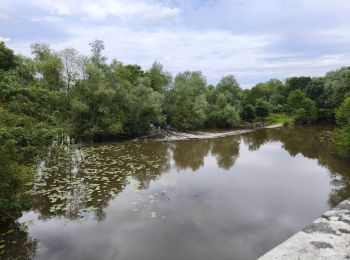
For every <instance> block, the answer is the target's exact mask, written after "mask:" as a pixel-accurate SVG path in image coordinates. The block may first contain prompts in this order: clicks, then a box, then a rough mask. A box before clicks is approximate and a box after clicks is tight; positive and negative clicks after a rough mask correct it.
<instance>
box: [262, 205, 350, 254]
mask: <svg viewBox="0 0 350 260" xmlns="http://www.w3.org/2000/svg"><path fill="white" fill-rule="evenodd" d="M277 259H288V260H289V259H291V260H293V259H295V260H309V259H324V260H326V259H334V260H338V259H350V199H349V200H346V201H343V202H342V203H340V204H339V205H338V206H337V207H335V208H334V209H332V210H330V211H328V212H326V213H325V214H323V215H322V216H321V217H320V218H319V219H316V220H315V221H314V222H313V223H312V224H310V225H309V226H307V227H305V228H304V229H303V230H302V231H300V232H298V233H296V234H295V235H294V236H292V237H291V238H289V239H288V240H286V241H285V242H283V243H282V244H280V245H278V246H277V247H275V248H274V249H272V250H271V251H269V252H267V253H266V254H265V255H263V256H262V257H260V258H259V260H277Z"/></svg>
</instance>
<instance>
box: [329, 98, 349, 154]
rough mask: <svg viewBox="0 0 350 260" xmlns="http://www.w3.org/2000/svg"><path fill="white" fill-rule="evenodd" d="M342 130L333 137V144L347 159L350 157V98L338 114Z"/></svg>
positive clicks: (337, 117) (342, 105)
mask: <svg viewBox="0 0 350 260" xmlns="http://www.w3.org/2000/svg"><path fill="white" fill-rule="evenodd" d="M336 119H337V123H338V124H339V125H340V128H338V129H336V130H335V131H334V133H333V135H332V142H333V145H334V147H335V148H336V149H337V151H338V152H339V153H340V154H341V155H343V156H346V157H349V156H350V96H349V97H347V98H346V99H345V100H344V101H343V102H342V104H341V105H340V107H339V109H338V110H337V113H336Z"/></svg>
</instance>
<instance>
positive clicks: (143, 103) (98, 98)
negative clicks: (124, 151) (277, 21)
mask: <svg viewBox="0 0 350 260" xmlns="http://www.w3.org/2000/svg"><path fill="white" fill-rule="evenodd" d="M90 47H91V54H90V55H89V56H83V55H80V54H79V53H78V51H76V50H75V49H73V48H66V49H64V50H62V51H55V50H53V49H51V48H50V46H49V45H47V44H44V43H35V44H32V46H31V50H32V58H29V57H24V56H21V55H15V54H14V52H13V50H11V49H9V48H8V47H7V46H6V45H5V43H4V42H1V43H0V170H1V172H0V212H4V213H5V212H6V214H7V212H11V210H13V209H21V208H23V207H24V206H25V205H28V203H27V202H26V201H25V199H23V196H21V194H22V191H23V190H26V187H27V186H26V185H24V184H26V183H28V182H30V179H31V178H32V176H33V174H31V172H32V169H33V167H32V163H33V160H34V158H38V156H39V155H41V154H44V153H45V151H46V149H47V147H48V146H50V145H51V144H52V142H53V141H55V142H65V141H66V136H67V135H69V136H71V137H73V138H74V139H75V140H83V141H95V142H99V141H104V140H109V139H111V138H115V137H120V136H137V135H142V134H147V133H151V132H153V131H155V130H157V129H176V130H196V129H208V128H232V127H237V126H240V125H242V123H244V122H251V123H252V122H256V121H267V122H271V121H273V120H275V119H276V115H282V118H289V119H290V120H291V122H293V123H296V124H305V123H313V122H319V121H323V122H332V123H335V122H336V123H337V124H338V125H339V128H338V129H337V130H336V131H335V132H334V134H333V138H332V140H333V143H334V146H335V147H336V149H337V150H338V151H339V153H341V154H342V155H344V156H349V154H350V67H347V68H341V69H339V70H336V71H332V72H329V73H327V74H326V75H325V76H324V77H316V78H311V77H292V78H288V79H287V80H286V81H285V82H282V81H280V80H277V79H271V80H269V81H267V82H264V83H259V84H257V85H256V86H254V87H252V88H251V89H245V90H243V89H242V88H241V87H240V85H239V83H238V82H237V80H236V79H235V77H234V76H233V75H228V76H225V77H223V78H222V79H221V80H220V81H219V83H218V84H217V85H215V86H214V85H212V84H208V83H207V81H206V78H205V76H204V75H203V74H202V73H201V72H192V71H185V72H182V73H179V74H177V75H176V76H175V77H173V76H172V75H171V74H170V73H168V72H166V71H165V70H164V68H163V66H162V65H161V64H160V63H158V62H155V63H154V64H153V65H152V66H151V67H150V68H149V69H148V70H143V69H142V68H141V67H140V66H139V65H136V64H123V63H122V62H120V61H118V60H116V59H113V60H112V61H111V62H108V61H107V58H106V57H105V56H104V54H103V51H104V48H105V46H104V43H103V42H102V41H99V40H95V41H93V42H91V43H90ZM283 120H284V119H283ZM24 197H25V196H24ZM2 215H5V214H2Z"/></svg>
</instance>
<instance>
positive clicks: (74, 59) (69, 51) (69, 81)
mask: <svg viewBox="0 0 350 260" xmlns="http://www.w3.org/2000/svg"><path fill="white" fill-rule="evenodd" d="M60 57H61V59H62V63H63V68H64V69H63V78H64V81H65V82H66V92H67V93H68V92H69V91H70V88H71V87H72V85H73V84H75V83H76V82H77V80H78V79H79V76H80V75H81V74H82V73H81V72H80V70H79V67H80V66H79V65H80V64H79V57H78V52H77V50H75V49H73V48H65V49H64V50H62V51H61V52H60Z"/></svg>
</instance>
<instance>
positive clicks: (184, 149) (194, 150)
mask: <svg viewBox="0 0 350 260" xmlns="http://www.w3.org/2000/svg"><path fill="white" fill-rule="evenodd" d="M209 150H210V142H209V141H208V140H189V141H177V142H174V143H173V144H172V146H171V151H172V152H173V159H174V161H175V164H176V167H177V168H178V169H186V168H190V169H192V171H196V170H198V169H199V168H200V167H201V166H203V165H204V157H205V156H206V155H207V154H208V152H209Z"/></svg>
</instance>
